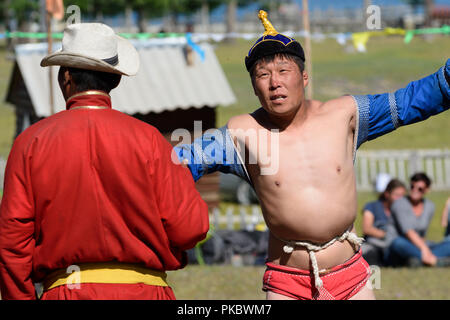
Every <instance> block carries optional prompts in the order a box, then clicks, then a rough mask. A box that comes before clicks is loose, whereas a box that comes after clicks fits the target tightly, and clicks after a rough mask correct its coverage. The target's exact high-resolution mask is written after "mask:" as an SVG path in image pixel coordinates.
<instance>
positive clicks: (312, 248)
mask: <svg viewBox="0 0 450 320" xmlns="http://www.w3.org/2000/svg"><path fill="white" fill-rule="evenodd" d="M275 237H276V238H277V239H278V240H280V241H282V242H284V243H286V244H285V245H284V246H283V251H284V252H286V253H292V251H294V247H296V246H299V247H305V248H306V250H307V251H308V254H309V258H310V259H311V265H312V269H313V273H314V282H315V286H316V288H317V289H319V288H321V287H322V286H323V282H322V279H320V276H319V266H318V265H317V259H316V255H315V252H316V251H320V250H323V249H326V248H328V247H329V246H331V245H332V244H333V243H335V242H336V241H340V242H342V241H344V240H348V242H350V243H351V244H353V245H355V246H360V245H361V244H362V242H363V241H364V239H363V238H360V237H358V236H357V235H356V234H354V233H353V232H350V231H348V230H347V231H345V232H344V233H343V234H342V235H341V236H340V237H336V238H334V239H332V240H330V241H328V242H327V243H324V244H321V245H318V244H314V243H311V242H307V241H293V240H283V239H280V238H278V237H277V236H275Z"/></svg>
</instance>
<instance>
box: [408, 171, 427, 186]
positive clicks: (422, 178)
mask: <svg viewBox="0 0 450 320" xmlns="http://www.w3.org/2000/svg"><path fill="white" fill-rule="evenodd" d="M418 181H423V182H425V185H426V186H427V188H429V187H430V186H431V179H430V178H429V177H428V176H427V174H426V173H425V172H417V173H415V174H413V176H412V177H411V183H413V182H418Z"/></svg>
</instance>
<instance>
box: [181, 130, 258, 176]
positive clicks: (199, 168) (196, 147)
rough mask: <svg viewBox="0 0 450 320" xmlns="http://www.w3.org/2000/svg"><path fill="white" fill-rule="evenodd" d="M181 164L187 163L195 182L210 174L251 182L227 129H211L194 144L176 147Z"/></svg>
mask: <svg viewBox="0 0 450 320" xmlns="http://www.w3.org/2000/svg"><path fill="white" fill-rule="evenodd" d="M174 150H175V152H176V154H177V156H178V158H179V160H180V162H186V161H187V166H188V168H189V170H190V171H191V174H192V177H193V178H194V180H195V181H197V180H199V179H200V178H201V177H202V176H204V175H205V174H208V173H213V172H216V171H220V172H223V173H232V174H235V175H237V176H239V177H241V178H243V179H244V180H246V181H247V182H249V183H250V184H251V182H250V178H249V177H248V174H247V171H246V169H245V165H243V163H242V161H241V157H240V156H239V154H238V152H237V151H236V148H235V146H234V143H233V140H232V139H231V137H230V134H229V132H228V130H227V128H226V126H225V127H222V128H219V129H210V130H207V132H206V133H205V134H204V135H203V136H201V137H200V138H197V139H195V140H194V142H193V143H192V144H190V145H189V144H183V145H181V146H176V147H174Z"/></svg>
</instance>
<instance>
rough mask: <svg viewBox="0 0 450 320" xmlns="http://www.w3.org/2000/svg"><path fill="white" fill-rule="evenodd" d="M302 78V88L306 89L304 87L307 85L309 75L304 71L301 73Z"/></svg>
mask: <svg viewBox="0 0 450 320" xmlns="http://www.w3.org/2000/svg"><path fill="white" fill-rule="evenodd" d="M302 78H303V87H305V88H306V86H307V85H308V83H309V75H308V72H306V71H305V70H303V72H302Z"/></svg>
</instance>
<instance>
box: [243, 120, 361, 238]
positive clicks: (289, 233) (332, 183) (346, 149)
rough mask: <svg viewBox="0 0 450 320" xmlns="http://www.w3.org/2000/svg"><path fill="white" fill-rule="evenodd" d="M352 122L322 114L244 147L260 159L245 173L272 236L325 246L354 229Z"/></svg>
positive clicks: (267, 135) (259, 130)
mask: <svg viewBox="0 0 450 320" xmlns="http://www.w3.org/2000/svg"><path fill="white" fill-rule="evenodd" d="M350 121H351V118H350V117H349V116H348V115H347V114H345V113H344V112H335V113H328V114H326V113H321V114H317V115H314V116H311V117H310V118H308V119H307V121H305V123H303V124H302V125H301V126H299V127H297V128H292V129H287V130H284V131H281V132H270V133H269V134H266V133H264V134H260V135H258V142H259V143H258V144H257V145H256V148H255V144H253V145H251V144H246V146H247V147H248V149H249V152H250V153H251V154H257V155H258V157H257V160H258V161H257V163H255V164H251V163H249V164H248V165H247V168H248V171H249V174H250V177H251V179H252V182H253V183H254V186H255V189H256V192H257V194H258V196H259V199H260V203H261V206H262V209H263V213H264V215H265V219H266V222H267V223H268V225H269V227H270V228H271V229H272V230H273V231H274V232H277V230H279V234H280V235H283V236H284V237H288V238H297V239H298V238H299V237H302V238H303V239H311V238H313V239H316V240H321V239H322V238H323V239H326V238H329V237H332V236H334V234H336V235H337V234H339V233H341V232H342V231H344V230H345V229H346V228H348V226H349V225H351V223H352V222H353V219H354V215H355V211H356V190H355V182H354V181H355V180H354V171H353V130H352V127H351V125H350ZM263 129H264V128H262V127H260V128H258V130H256V132H260V133H262V132H264V131H262V130H263ZM316 235H320V238H321V239H319V238H317V236H316Z"/></svg>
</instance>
